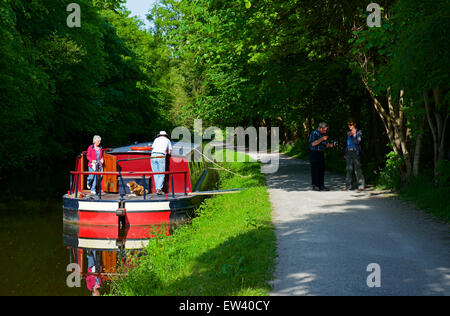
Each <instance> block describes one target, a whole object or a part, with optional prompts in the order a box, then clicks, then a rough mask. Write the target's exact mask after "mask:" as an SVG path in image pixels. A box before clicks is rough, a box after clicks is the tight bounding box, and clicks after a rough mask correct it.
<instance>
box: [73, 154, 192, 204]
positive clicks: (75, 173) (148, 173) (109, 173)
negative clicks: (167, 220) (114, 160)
mask: <svg viewBox="0 0 450 316" xmlns="http://www.w3.org/2000/svg"><path fill="white" fill-rule="evenodd" d="M147 159H148V158H147ZM119 170H120V169H119ZM187 173H188V171H164V172H153V171H97V172H94V171H71V172H70V189H69V192H68V193H69V195H72V194H75V197H77V196H78V185H79V181H80V176H84V175H94V176H96V177H97V183H98V184H99V199H100V200H101V199H102V187H101V181H100V177H101V176H119V178H120V180H121V185H122V189H123V190H122V192H120V198H121V199H123V197H124V195H125V192H126V187H125V181H124V179H123V176H136V177H138V176H142V181H143V187H144V195H143V197H144V200H146V199H147V194H146V193H145V190H146V189H147V188H146V176H148V178H147V179H149V188H148V191H149V192H152V176H155V175H170V182H171V187H172V197H173V198H175V186H174V181H173V176H174V175H176V174H184V195H188V194H187ZM74 177H75V188H74V185H73V184H74V183H73V182H74ZM119 191H120V190H119Z"/></svg>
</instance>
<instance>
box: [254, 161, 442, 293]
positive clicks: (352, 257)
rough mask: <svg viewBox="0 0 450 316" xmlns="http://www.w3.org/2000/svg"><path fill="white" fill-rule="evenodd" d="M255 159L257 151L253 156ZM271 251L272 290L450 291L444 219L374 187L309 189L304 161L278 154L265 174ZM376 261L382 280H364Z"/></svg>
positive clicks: (337, 180) (337, 179)
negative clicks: (275, 249)
mask: <svg viewBox="0 0 450 316" xmlns="http://www.w3.org/2000/svg"><path fill="white" fill-rule="evenodd" d="M260 158H261V157H260ZM266 179H267V185H268V187H269V193H270V200H271V203H272V205H273V209H274V216H273V220H274V224H275V228H276V236H277V247H278V258H277V266H276V271H275V279H274V280H273V291H272V293H271V294H272V295H449V294H450V239H449V237H450V236H449V226H448V225H446V224H442V223H438V222H436V221H435V220H433V219H432V218H431V217H430V216H429V215H427V214H425V213H423V212H422V211H419V210H417V209H416V208H415V207H414V206H412V205H411V204H410V203H407V202H404V201H400V200H397V199H394V198H389V197H388V196H387V195H386V194H383V193H380V192H376V191H366V192H362V193H360V192H356V191H341V188H342V186H343V183H344V178H343V176H341V175H337V174H333V173H329V172H327V174H326V179H325V182H326V185H328V186H329V187H330V188H331V191H330V192H316V191H312V190H311V183H310V182H311V180H310V169H309V163H306V162H304V161H301V160H297V159H292V158H289V157H287V156H285V155H280V167H279V170H278V172H277V173H274V174H268V175H266ZM370 263H376V264H378V265H379V267H380V274H379V276H380V278H379V279H378V280H380V282H381V287H372V288H371V287H369V286H368V285H367V279H368V277H369V275H370V276H371V277H370V278H369V279H370V280H371V281H376V280H377V279H375V278H373V277H375V275H373V272H376V271H375V270H372V269H370V271H369V272H368V271H367V266H368V265H369V264H370Z"/></svg>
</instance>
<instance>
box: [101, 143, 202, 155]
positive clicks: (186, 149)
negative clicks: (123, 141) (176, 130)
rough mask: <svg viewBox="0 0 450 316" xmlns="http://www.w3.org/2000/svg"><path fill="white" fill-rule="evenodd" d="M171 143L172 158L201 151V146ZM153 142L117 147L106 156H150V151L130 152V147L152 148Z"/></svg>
mask: <svg viewBox="0 0 450 316" xmlns="http://www.w3.org/2000/svg"><path fill="white" fill-rule="evenodd" d="M171 143H172V156H176V157H187V156H188V155H190V153H191V151H192V150H193V149H194V148H197V149H199V150H201V144H194V143H185V142H173V141H171ZM152 145H153V142H145V143H135V144H131V145H128V146H123V147H117V148H113V149H111V150H110V151H109V152H108V154H125V153H145V154H150V153H151V150H132V149H131V147H152Z"/></svg>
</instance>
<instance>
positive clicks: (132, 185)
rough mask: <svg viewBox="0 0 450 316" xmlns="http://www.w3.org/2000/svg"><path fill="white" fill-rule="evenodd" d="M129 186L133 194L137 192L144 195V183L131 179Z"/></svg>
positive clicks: (146, 191)
mask: <svg viewBox="0 0 450 316" xmlns="http://www.w3.org/2000/svg"><path fill="white" fill-rule="evenodd" d="M127 186H128V187H129V188H130V191H131V193H132V194H135V195H137V196H142V195H144V187H143V186H142V185H139V184H137V183H136V182H134V181H130V182H128V183H127ZM145 194H148V190H147V189H145Z"/></svg>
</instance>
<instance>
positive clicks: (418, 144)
mask: <svg viewBox="0 0 450 316" xmlns="http://www.w3.org/2000/svg"><path fill="white" fill-rule="evenodd" d="M424 121H425V117H424V116H423V115H421V118H420V129H423V123H424ZM422 143H423V133H420V134H419V135H417V139H416V145H415V148H414V160H413V176H414V177H417V176H418V175H419V168H420V152H421V150H422Z"/></svg>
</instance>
